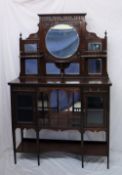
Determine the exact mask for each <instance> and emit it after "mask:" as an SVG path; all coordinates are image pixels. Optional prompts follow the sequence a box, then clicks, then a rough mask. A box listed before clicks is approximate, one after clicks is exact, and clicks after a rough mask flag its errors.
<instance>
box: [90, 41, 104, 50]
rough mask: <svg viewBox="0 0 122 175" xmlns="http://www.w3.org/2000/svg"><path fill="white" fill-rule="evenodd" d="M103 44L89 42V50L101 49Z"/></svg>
mask: <svg viewBox="0 0 122 175" xmlns="http://www.w3.org/2000/svg"><path fill="white" fill-rule="evenodd" d="M101 50H102V44H101V43H99V42H91V43H88V51H101Z"/></svg>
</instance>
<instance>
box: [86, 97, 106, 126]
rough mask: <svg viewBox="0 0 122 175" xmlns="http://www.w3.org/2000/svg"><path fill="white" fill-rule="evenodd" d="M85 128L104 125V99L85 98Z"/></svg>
mask: <svg viewBox="0 0 122 175" xmlns="http://www.w3.org/2000/svg"><path fill="white" fill-rule="evenodd" d="M85 121H86V123H85V125H86V127H99V126H103V125H104V98H103V97H102V96H87V97H86V120H85Z"/></svg>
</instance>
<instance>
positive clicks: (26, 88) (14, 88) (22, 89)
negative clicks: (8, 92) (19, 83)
mask: <svg viewBox="0 0 122 175" xmlns="http://www.w3.org/2000/svg"><path fill="white" fill-rule="evenodd" d="M35 90H36V88H32V87H12V91H13V92H18V91H19V92H20V91H21V92H34V91H35Z"/></svg>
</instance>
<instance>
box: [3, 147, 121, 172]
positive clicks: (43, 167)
mask: <svg viewBox="0 0 122 175" xmlns="http://www.w3.org/2000/svg"><path fill="white" fill-rule="evenodd" d="M84 166H85V167H84V168H82V167H81V160H80V156H76V155H73V154H68V153H61V152H49V153H44V154H41V156H40V166H38V165H37V159H36V155H31V154H20V153H17V164H16V165H15V164H14V163H13V152H12V150H7V151H6V152H4V153H3V154H2V155H1V156H0V175H122V153H119V152H112V151H111V157H110V169H107V168H106V158H105V157H86V158H85V163H84Z"/></svg>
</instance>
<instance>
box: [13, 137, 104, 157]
mask: <svg viewBox="0 0 122 175" xmlns="http://www.w3.org/2000/svg"><path fill="white" fill-rule="evenodd" d="M39 149H40V154H41V153H44V152H50V151H60V152H68V153H74V154H79V155H81V154H82V153H83V155H100V156H105V155H107V143H106V142H93V141H92V142H91V141H85V142H84V143H83V147H82V146H81V142H80V141H65V140H44V139H43V140H40V141H39ZM16 151H17V152H23V153H36V152H37V143H36V139H23V141H22V142H21V143H20V145H19V146H18V147H17V149H16Z"/></svg>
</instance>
